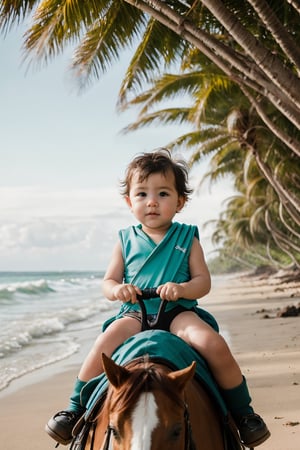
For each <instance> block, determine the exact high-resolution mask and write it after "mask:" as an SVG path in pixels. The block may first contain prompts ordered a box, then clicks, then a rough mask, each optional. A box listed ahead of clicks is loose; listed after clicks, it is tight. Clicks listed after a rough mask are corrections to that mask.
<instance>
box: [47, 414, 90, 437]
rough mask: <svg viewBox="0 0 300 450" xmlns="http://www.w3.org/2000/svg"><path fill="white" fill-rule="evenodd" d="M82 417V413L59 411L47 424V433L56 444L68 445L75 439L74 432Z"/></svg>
mask: <svg viewBox="0 0 300 450" xmlns="http://www.w3.org/2000/svg"><path fill="white" fill-rule="evenodd" d="M81 416H82V413H75V412H73V411H59V412H58V413H57V414H55V415H54V416H53V417H51V419H50V420H49V422H48V423H47V424H46V426H45V431H46V432H47V433H48V434H49V436H51V437H52V439H54V440H55V441H56V442H59V443H60V444H63V445H67V444H69V443H70V442H71V441H72V439H73V435H72V430H73V428H74V426H75V424H76V422H77V421H78V420H79V419H80V417H81Z"/></svg>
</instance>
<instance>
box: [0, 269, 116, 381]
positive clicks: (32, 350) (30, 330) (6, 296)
mask: <svg viewBox="0 0 300 450" xmlns="http://www.w3.org/2000/svg"><path fill="white" fill-rule="evenodd" d="M102 277H103V273H101V272H0V390H1V389H4V388H5V387H7V386H8V385H9V383H10V382H11V381H12V380H14V379H16V378H19V377H21V376H22V375H25V374H26V373H29V372H32V371H33V370H36V369H38V368H40V367H43V366H46V365H48V364H51V363H54V362H56V361H59V360H61V359H64V358H67V357H68V356H70V355H72V354H73V353H75V352H77V351H78V349H79V346H80V342H78V340H77V339H76V338H77V332H79V331H82V330H84V329H87V328H93V327H95V328H99V332H100V331H101V325H102V323H103V322H104V320H106V318H108V317H110V316H112V315H113V314H114V313H115V312H116V311H117V310H118V309H119V307H120V305H119V304H118V302H110V301H108V300H107V299H105V298H104V297H103V296H102V293H101V283H102Z"/></svg>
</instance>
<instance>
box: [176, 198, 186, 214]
mask: <svg viewBox="0 0 300 450" xmlns="http://www.w3.org/2000/svg"><path fill="white" fill-rule="evenodd" d="M185 202H186V199H185V197H183V196H182V195H181V196H180V197H178V203H177V208H176V212H178V213H179V212H180V211H181V210H182V208H183V207H184V205H185Z"/></svg>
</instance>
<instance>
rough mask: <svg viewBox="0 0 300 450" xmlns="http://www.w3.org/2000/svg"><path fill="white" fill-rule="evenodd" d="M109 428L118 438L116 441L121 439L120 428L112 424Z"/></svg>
mask: <svg viewBox="0 0 300 450" xmlns="http://www.w3.org/2000/svg"><path fill="white" fill-rule="evenodd" d="M109 428H110V430H111V433H112V435H113V437H114V438H115V439H116V441H120V433H119V432H118V430H117V429H116V428H115V427H114V426H112V425H110V427H109Z"/></svg>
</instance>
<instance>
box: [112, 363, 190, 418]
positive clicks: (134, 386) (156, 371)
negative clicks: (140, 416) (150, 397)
mask: <svg viewBox="0 0 300 450" xmlns="http://www.w3.org/2000/svg"><path fill="white" fill-rule="evenodd" d="M126 368H127V369H128V370H130V372H131V375H130V377H129V379H128V380H127V381H126V382H125V383H124V384H123V386H122V389H119V390H117V391H116V390H115V389H113V388H112V387H111V386H109V389H108V394H107V398H106V401H105V405H107V404H109V406H110V408H112V409H113V410H114V411H116V412H117V413H119V414H124V412H125V411H128V410H130V409H131V408H132V407H133V405H134V404H135V403H136V400H137V399H138V397H139V396H140V395H141V393H143V392H153V391H155V390H161V391H163V392H164V394H165V395H166V396H168V397H169V398H170V399H171V400H172V401H174V403H176V404H179V405H181V406H182V398H181V397H180V394H179V393H178V392H177V391H174V388H173V387H172V383H171V381H170V379H169V378H168V377H167V373H168V370H167V367H164V366H162V365H156V364H155V363H153V362H151V361H149V359H148V358H147V357H146V358H143V359H142V360H138V361H132V362H131V363H130V364H129V365H128V366H126ZM105 405H104V408H105Z"/></svg>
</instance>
